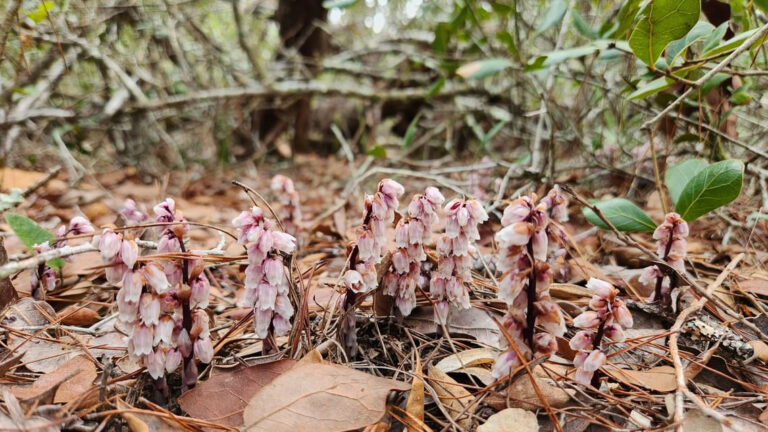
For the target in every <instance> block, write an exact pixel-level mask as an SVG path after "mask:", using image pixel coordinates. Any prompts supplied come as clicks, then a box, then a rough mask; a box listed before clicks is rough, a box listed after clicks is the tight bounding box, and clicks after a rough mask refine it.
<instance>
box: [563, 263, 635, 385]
mask: <svg viewBox="0 0 768 432" xmlns="http://www.w3.org/2000/svg"><path fill="white" fill-rule="evenodd" d="M587 288H590V289H592V291H594V293H595V295H594V296H593V297H592V299H591V300H590V301H589V308H590V309H591V310H588V311H585V312H583V313H582V314H581V315H579V316H577V317H576V318H574V319H573V325H574V326H575V327H577V328H580V329H583V330H581V331H579V332H577V333H576V334H575V335H574V336H573V338H572V339H571V342H570V346H571V348H572V349H574V350H577V351H578V353H577V354H576V357H575V358H574V359H573V364H574V365H575V366H576V376H575V377H574V378H575V380H576V381H577V382H579V383H581V384H584V385H589V384H590V382H592V380H593V377H594V374H595V372H596V371H597V370H598V369H600V368H601V367H602V366H603V364H605V359H606V357H605V353H604V352H603V351H602V348H601V342H602V340H603V337H606V338H608V339H610V340H612V341H614V342H623V341H624V328H629V327H632V314H631V313H630V312H629V309H627V306H626V305H625V304H624V301H622V300H621V299H619V298H618V294H619V290H617V289H616V288H614V286H613V285H611V284H610V283H608V282H605V281H602V280H600V279H595V278H591V279H590V280H589V281H588V282H587Z"/></svg>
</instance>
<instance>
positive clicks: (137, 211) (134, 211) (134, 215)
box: [120, 198, 149, 225]
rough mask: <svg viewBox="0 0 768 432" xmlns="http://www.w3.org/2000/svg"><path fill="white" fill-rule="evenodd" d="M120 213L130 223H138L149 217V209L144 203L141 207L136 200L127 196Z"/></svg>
mask: <svg viewBox="0 0 768 432" xmlns="http://www.w3.org/2000/svg"><path fill="white" fill-rule="evenodd" d="M120 215H122V216H123V217H124V218H125V221H126V222H128V224H130V225H138V224H140V223H142V222H144V221H145V220H147V219H149V215H148V214H147V210H146V208H145V207H144V205H143V204H142V206H141V207H139V206H138V205H136V201H134V200H132V199H130V198H127V199H126V200H125V202H124V203H123V208H122V209H120Z"/></svg>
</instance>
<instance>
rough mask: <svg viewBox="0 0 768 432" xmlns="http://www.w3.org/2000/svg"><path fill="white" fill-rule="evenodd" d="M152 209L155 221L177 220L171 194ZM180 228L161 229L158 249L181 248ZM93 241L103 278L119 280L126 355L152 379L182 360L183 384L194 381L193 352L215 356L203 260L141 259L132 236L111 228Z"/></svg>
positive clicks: (203, 356)
mask: <svg viewBox="0 0 768 432" xmlns="http://www.w3.org/2000/svg"><path fill="white" fill-rule="evenodd" d="M154 211H155V214H156V215H157V218H156V220H157V221H158V222H175V221H179V220H181V219H177V218H176V215H175V204H174V202H173V200H171V199H170V198H169V199H166V200H165V201H163V202H162V203H160V204H158V205H157V206H155V208H154ZM184 225H185V224H184ZM183 232H184V228H183V227H179V226H168V227H166V228H164V229H163V231H162V234H161V237H160V241H159V242H158V250H160V251H161V252H171V251H179V250H181V251H183V250H184V248H183V238H179V235H183V234H182V233H183ZM93 242H94V245H95V246H96V247H97V248H98V249H99V252H100V254H101V259H102V262H103V263H104V264H105V265H106V266H107V267H106V274H107V280H108V281H109V282H111V283H115V284H117V283H120V282H122V286H121V287H120V290H119V291H118V293H117V306H118V311H119V319H120V321H122V322H124V323H125V324H127V327H128V329H129V332H130V333H129V337H128V354H129V355H130V356H131V358H133V359H136V360H138V362H139V364H140V365H142V366H144V367H146V368H147V372H149V374H150V375H151V376H152V377H153V378H155V379H159V378H162V377H163V376H164V375H165V374H166V372H167V373H171V372H173V371H175V370H176V369H177V368H178V367H179V365H180V364H181V363H182V360H184V365H185V368H184V371H183V375H184V376H185V379H184V384H185V385H193V384H194V382H195V380H196V379H197V366H196V364H195V362H193V361H191V360H192V358H193V355H194V358H196V359H197V360H199V361H200V362H202V363H210V361H211V360H212V358H213V343H212V342H211V339H210V331H209V318H208V314H207V313H206V312H205V308H206V307H207V306H208V293H209V288H210V285H209V282H208V279H207V278H206V277H205V275H203V263H202V262H201V261H194V262H192V263H191V264H190V263H189V262H186V263H184V264H183V265H179V264H178V263H175V262H173V261H172V260H163V261H161V262H139V260H138V258H139V249H138V246H137V245H136V242H135V241H134V240H133V239H132V238H131V237H130V235H128V234H126V233H124V232H123V233H115V232H114V231H112V230H110V229H106V230H104V232H103V233H102V234H101V235H99V236H95V237H94V239H93ZM190 268H191V270H190ZM185 315H186V316H187V319H186V321H187V322H185Z"/></svg>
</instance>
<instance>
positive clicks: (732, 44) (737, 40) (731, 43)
mask: <svg viewBox="0 0 768 432" xmlns="http://www.w3.org/2000/svg"><path fill="white" fill-rule="evenodd" d="M757 30H758V29H752V30H748V31H745V32H744V33H739V34H737V35H736V36H734V37H732V38H730V39H728V40H727V41H725V42H722V43H721V44H719V45H718V46H716V47H714V48H712V49H710V50H708V51H705V52H704V53H703V54H702V55H701V57H702V58H708V57H712V56H717V55H720V54H724V53H727V52H728V51H731V50H734V49H736V48H737V47H738V46H739V45H741V44H743V43H744V42H745V41H746V40H747V39H749V38H750V37H752V35H753V34H755V32H756V31H757ZM759 42H760V41H759V40H758V41H757V42H755V43H759Z"/></svg>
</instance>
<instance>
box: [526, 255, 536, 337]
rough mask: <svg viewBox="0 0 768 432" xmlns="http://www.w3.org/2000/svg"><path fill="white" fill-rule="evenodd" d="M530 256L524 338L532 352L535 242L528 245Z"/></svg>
mask: <svg viewBox="0 0 768 432" xmlns="http://www.w3.org/2000/svg"><path fill="white" fill-rule="evenodd" d="M528 256H529V257H530V258H529V259H530V266H531V274H530V275H529V276H528V286H527V287H526V289H527V290H528V310H527V312H526V315H525V321H526V323H525V330H524V333H523V335H524V338H525V341H526V342H527V343H528V347H529V348H531V351H535V349H534V348H535V347H534V346H533V334H534V330H535V326H536V309H535V307H534V302H535V301H536V263H535V261H534V259H533V242H531V243H528Z"/></svg>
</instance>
